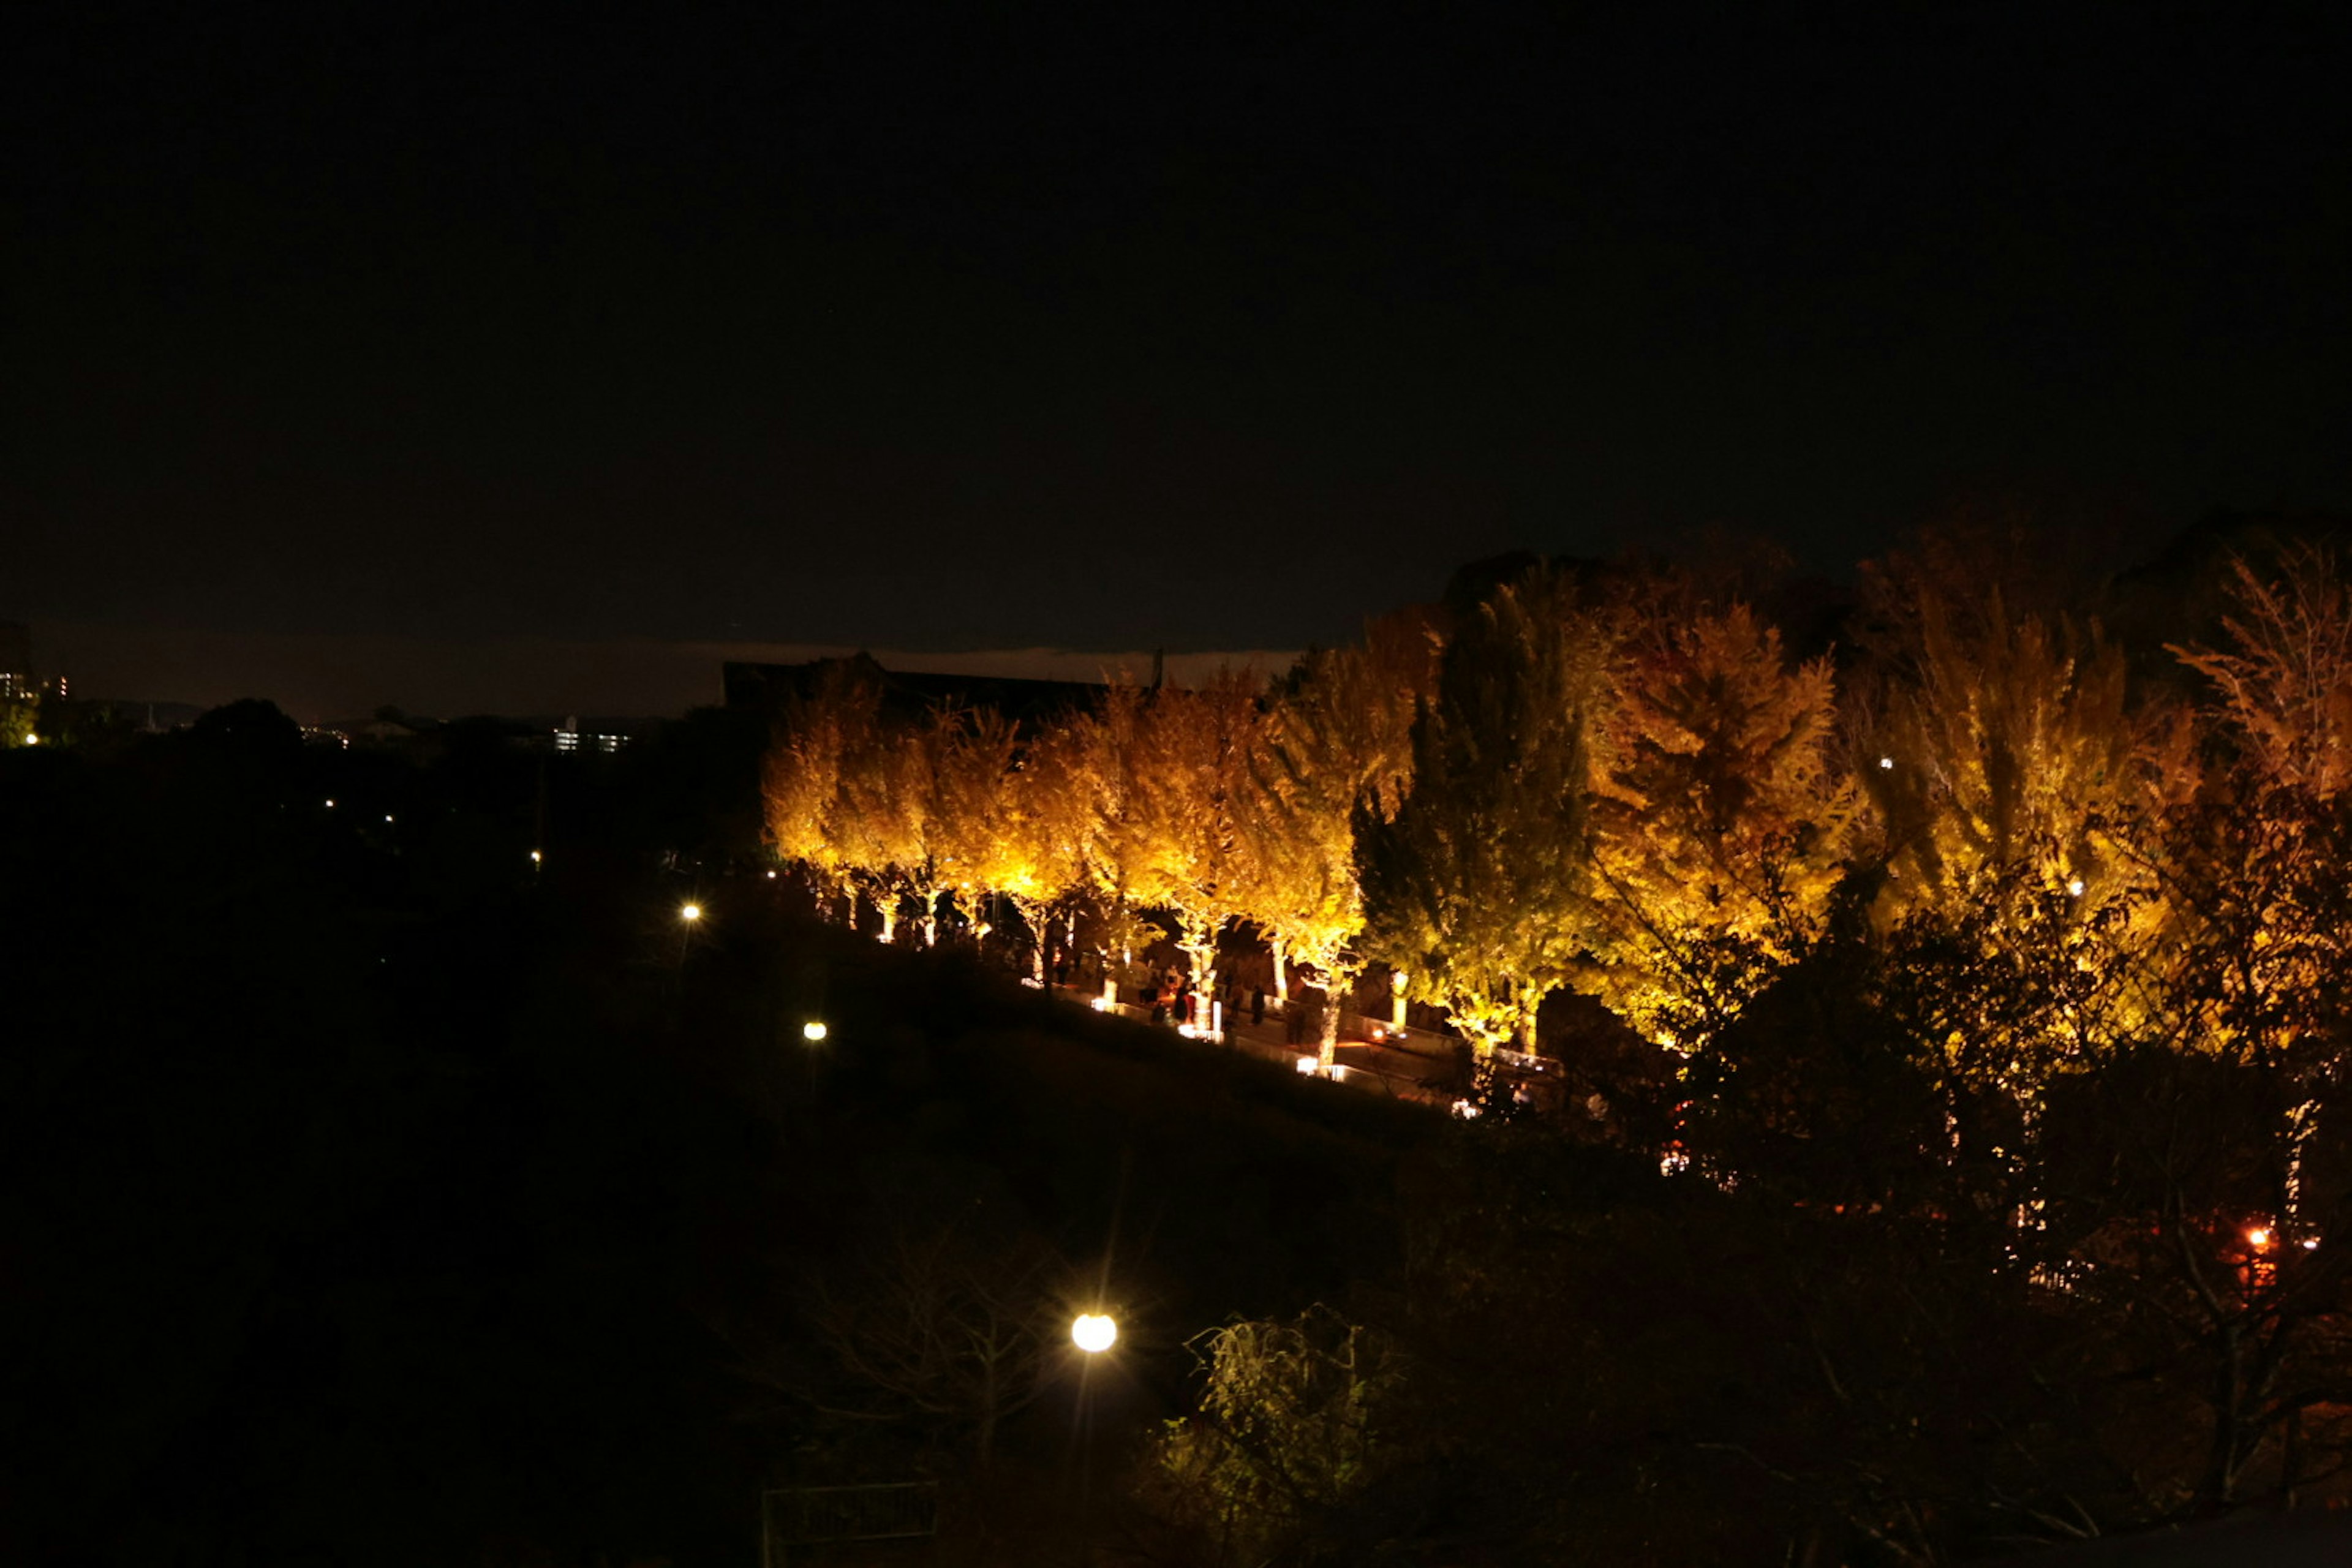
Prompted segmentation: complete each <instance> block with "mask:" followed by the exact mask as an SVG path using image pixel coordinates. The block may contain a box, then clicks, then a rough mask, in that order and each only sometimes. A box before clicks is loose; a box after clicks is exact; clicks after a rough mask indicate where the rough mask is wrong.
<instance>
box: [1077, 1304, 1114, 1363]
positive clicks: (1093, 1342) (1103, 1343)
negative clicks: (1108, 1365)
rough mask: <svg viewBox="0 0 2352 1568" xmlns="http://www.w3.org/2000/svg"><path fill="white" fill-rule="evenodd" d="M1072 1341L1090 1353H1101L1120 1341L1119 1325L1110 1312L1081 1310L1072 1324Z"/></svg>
mask: <svg viewBox="0 0 2352 1568" xmlns="http://www.w3.org/2000/svg"><path fill="white" fill-rule="evenodd" d="M1070 1342H1071V1343H1072V1344H1074V1345H1076V1346H1077V1347H1078V1348H1079V1349H1080V1350H1082V1351H1084V1352H1087V1354H1088V1355H1100V1354H1101V1353H1102V1352H1105V1351H1107V1350H1108V1349H1110V1347H1111V1346H1112V1345H1114V1344H1117V1343H1118V1324H1117V1323H1115V1322H1113V1321H1111V1320H1110V1317H1109V1315H1108V1313H1103V1312H1081V1313H1079V1314H1078V1317H1077V1321H1076V1322H1073V1323H1072V1324H1071V1325H1070Z"/></svg>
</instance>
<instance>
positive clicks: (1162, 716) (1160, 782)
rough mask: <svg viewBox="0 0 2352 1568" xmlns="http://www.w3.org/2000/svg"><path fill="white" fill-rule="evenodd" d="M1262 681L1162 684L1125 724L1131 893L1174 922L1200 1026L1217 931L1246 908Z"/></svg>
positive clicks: (1225, 676)
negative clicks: (1248, 804) (1244, 823)
mask: <svg viewBox="0 0 2352 1568" xmlns="http://www.w3.org/2000/svg"><path fill="white" fill-rule="evenodd" d="M1258 687H1259V682H1258V681H1257V680H1255V679H1253V678H1252V677H1250V676H1249V675H1247V674H1245V673H1243V672H1240V671H1236V670H1231V669H1226V670H1221V671H1219V672H1218V673H1217V674H1216V675H1214V676H1213V677H1211V678H1210V679H1209V680H1208V681H1207V682H1206V683H1205V684H1204V685H1202V686H1201V687H1200V688H1198V689H1187V688H1182V687H1173V686H1171V687H1162V688H1161V689H1159V690H1157V691H1154V692H1152V693H1150V696H1149V698H1148V700H1146V701H1145V702H1144V703H1143V705H1142V706H1141V708H1140V710H1139V712H1138V714H1137V720H1138V721H1137V722H1136V723H1135V724H1134V725H1133V726H1132V727H1131V728H1130V729H1129V731H1127V734H1128V743H1129V751H1128V754H1127V756H1126V757H1125V758H1124V759H1123V762H1122V768H1123V773H1124V779H1125V784H1124V788H1125V795H1126V799H1127V804H1128V815H1127V818H1126V823H1125V826H1126V828H1127V831H1128V834H1129V852H1128V858H1127V865H1126V874H1127V879H1128V882H1127V891H1128V896H1129V898H1130V899H1132V900H1135V902H1136V903H1138V904H1139V905H1140V906H1142V907H1145V908H1149V909H1156V910H1160V911H1162V912H1164V913H1165V914H1166V915H1168V917H1169V918H1170V920H1171V922H1172V925H1173V929H1172V930H1171V932H1170V933H1169V934H1170V936H1171V940H1172V941H1174V942H1175V943H1176V945H1177V947H1178V948H1179V949H1180V950H1181V952H1183V954H1184V957H1185V961H1186V963H1187V964H1188V966H1189V967H1190V969H1191V972H1192V992H1193V1017H1192V1020H1191V1022H1192V1024H1193V1025H1194V1026H1196V1027H1198V1026H1206V1024H1207V1022H1208V1006H1209V997H1210V994H1211V992H1212V990H1213V986H1214V984H1215V969H1216V959H1217V939H1218V936H1219V934H1220V933H1221V932H1223V930H1224V929H1225V927H1226V926H1227V924H1229V923H1230V922H1231V921H1234V920H1235V919H1236V918H1238V917H1239V916H1241V915H1242V914H1243V913H1244V902H1243V900H1244V889H1245V888H1246V887H1247V886H1248V881H1249V877H1248V872H1247V868H1246V865H1245V856H1246V854H1247V850H1248V843H1247V841H1246V840H1245V839H1244V837H1243V834H1242V832H1241V827H1240V817H1241V814H1242V813H1243V811H1244V808H1245V795H1246V791H1247V787H1248V783H1249V758H1250V755H1251V752H1252V751H1253V750H1254V748H1255V744H1256V735H1257V731H1258V729H1259V727H1260V725H1261V723H1262V721H1263V719H1262V713H1261V710H1260V707H1259V702H1258Z"/></svg>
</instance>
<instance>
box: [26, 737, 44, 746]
mask: <svg viewBox="0 0 2352 1568" xmlns="http://www.w3.org/2000/svg"><path fill="white" fill-rule="evenodd" d="M40 743H41V738H40V737H39V736H38V735H30V734H28V735H26V737H25V744H26V745H28V746H37V745H39V744H40Z"/></svg>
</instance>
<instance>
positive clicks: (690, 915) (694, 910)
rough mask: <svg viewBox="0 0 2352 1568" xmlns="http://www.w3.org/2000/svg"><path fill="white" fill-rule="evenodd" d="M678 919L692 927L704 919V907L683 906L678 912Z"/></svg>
mask: <svg viewBox="0 0 2352 1568" xmlns="http://www.w3.org/2000/svg"><path fill="white" fill-rule="evenodd" d="M677 918H678V919H680V920H682V921H685V922H686V923H687V924H688V925H692V924H693V923H694V922H695V921H698V920H700V919H701V918H702V906H701V905H700V904H686V905H683V906H681V907H680V908H679V910H678V911H677Z"/></svg>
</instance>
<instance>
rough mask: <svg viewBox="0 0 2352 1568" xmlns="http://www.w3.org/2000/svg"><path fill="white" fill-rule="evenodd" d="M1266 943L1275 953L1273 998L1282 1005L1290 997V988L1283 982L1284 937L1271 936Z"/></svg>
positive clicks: (1269, 950) (1269, 949)
mask: <svg viewBox="0 0 2352 1568" xmlns="http://www.w3.org/2000/svg"><path fill="white" fill-rule="evenodd" d="M1265 945H1266V949H1267V951H1268V952H1272V953H1273V954H1274V993H1273V999H1274V1001H1275V1003H1276V1005H1285V1004H1286V1003H1287V1002H1288V1001H1289V998H1290V988H1289V987H1288V986H1287V985H1286V984H1283V975H1282V939H1281V938H1280V937H1278V936H1270V937H1268V938H1266V939H1265Z"/></svg>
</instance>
